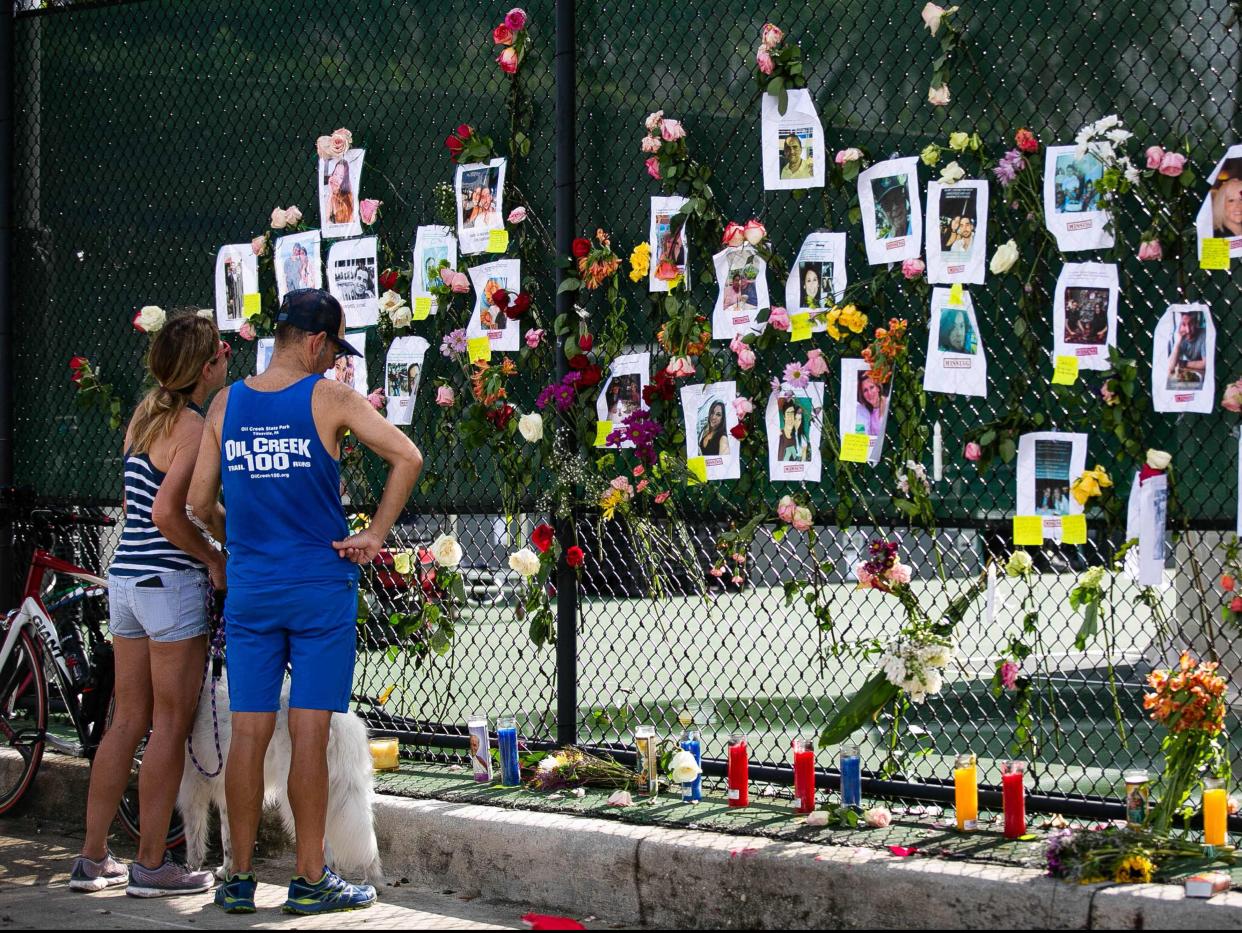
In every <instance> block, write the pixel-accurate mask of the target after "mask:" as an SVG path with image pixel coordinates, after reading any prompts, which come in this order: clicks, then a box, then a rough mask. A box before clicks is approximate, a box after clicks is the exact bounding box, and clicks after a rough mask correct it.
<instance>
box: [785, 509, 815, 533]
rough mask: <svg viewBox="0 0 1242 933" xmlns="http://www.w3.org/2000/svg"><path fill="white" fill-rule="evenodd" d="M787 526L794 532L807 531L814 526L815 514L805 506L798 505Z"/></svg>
mask: <svg viewBox="0 0 1242 933" xmlns="http://www.w3.org/2000/svg"><path fill="white" fill-rule="evenodd" d="M789 524H791V525H792V526H793V529H794V531H809V530H810V528H811V526H812V525H813V524H815V513H813V512H812V511H811V510H810V509H808V508H807V507H806V506H805V505H800V506H798V507H797V508H796V509H794V513H793V518H792V519H791V520H790V522H789Z"/></svg>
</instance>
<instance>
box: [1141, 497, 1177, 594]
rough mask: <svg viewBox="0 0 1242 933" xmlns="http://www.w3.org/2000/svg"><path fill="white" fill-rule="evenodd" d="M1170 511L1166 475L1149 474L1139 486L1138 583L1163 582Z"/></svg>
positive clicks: (1152, 584)
mask: <svg viewBox="0 0 1242 933" xmlns="http://www.w3.org/2000/svg"><path fill="white" fill-rule="evenodd" d="M1168 514H1169V477H1168V476H1167V475H1166V474H1164V473H1161V474H1159V475H1158V476H1149V477H1147V479H1145V480H1143V481H1142V483H1141V484H1140V486H1139V535H1138V539H1139V544H1138V551H1139V575H1138V582H1139V585H1140V586H1160V585H1161V584H1162V583H1164V562H1165V560H1166V558H1167V557H1168V544H1167V541H1166V537H1165V525H1166V524H1167V521H1168Z"/></svg>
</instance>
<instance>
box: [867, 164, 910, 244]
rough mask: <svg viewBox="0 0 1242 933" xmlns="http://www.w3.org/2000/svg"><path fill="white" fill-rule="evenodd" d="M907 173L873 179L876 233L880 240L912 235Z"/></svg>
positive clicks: (872, 193) (872, 191) (872, 192)
mask: <svg viewBox="0 0 1242 933" xmlns="http://www.w3.org/2000/svg"><path fill="white" fill-rule="evenodd" d="M906 177H907V176H906V175H904V174H902V175H886V176H884V177H882V178H873V179H872V180H871V195H872V197H873V198H874V199H875V235H876V239H879V240H891V239H893V238H894V237H904V236H909V235H910V232H911V231H910V192H909V190H908V189H907V187H906Z"/></svg>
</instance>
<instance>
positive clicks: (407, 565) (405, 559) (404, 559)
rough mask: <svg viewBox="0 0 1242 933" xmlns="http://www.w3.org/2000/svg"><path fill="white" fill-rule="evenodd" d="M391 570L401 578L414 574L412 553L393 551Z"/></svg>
mask: <svg viewBox="0 0 1242 933" xmlns="http://www.w3.org/2000/svg"><path fill="white" fill-rule="evenodd" d="M392 569H393V570H395V571H397V573H399V574H401V575H402V576H408V575H409V574H411V573H413V572H414V552H413V551H394V552H393V555H392Z"/></svg>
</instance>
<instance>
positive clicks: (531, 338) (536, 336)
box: [525, 329, 543, 350]
mask: <svg viewBox="0 0 1242 933" xmlns="http://www.w3.org/2000/svg"><path fill="white" fill-rule="evenodd" d="M525 340H526V345H527V346H528V347H530V348H531V349H532V350H533V349H535V347H537V346H539V344H540V343H541V342H542V341H543V331H542V330H538V329H535V330H528V331H527V332H526V337H525Z"/></svg>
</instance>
